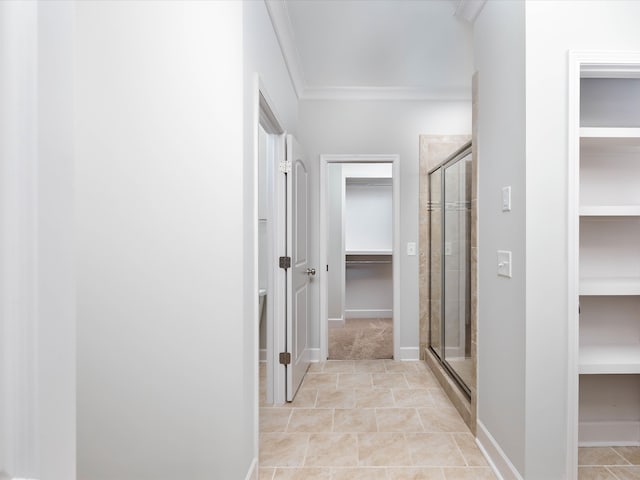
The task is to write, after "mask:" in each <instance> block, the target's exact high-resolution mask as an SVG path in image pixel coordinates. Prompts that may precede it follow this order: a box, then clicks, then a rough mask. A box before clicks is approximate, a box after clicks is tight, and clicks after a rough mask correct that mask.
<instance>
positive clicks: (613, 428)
mask: <svg viewBox="0 0 640 480" xmlns="http://www.w3.org/2000/svg"><path fill="white" fill-rule="evenodd" d="M611 445H618V446H621V447H622V446H631V447H632V446H638V445H640V422H637V421H635V422H634V421H632V420H629V421H627V422H613V421H612V422H580V425H579V434H578V446H579V447H609V446H611Z"/></svg>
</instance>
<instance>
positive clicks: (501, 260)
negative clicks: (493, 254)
mask: <svg viewBox="0 0 640 480" xmlns="http://www.w3.org/2000/svg"><path fill="white" fill-rule="evenodd" d="M498 275H499V276H501V277H507V278H511V252H510V251H509V250H498Z"/></svg>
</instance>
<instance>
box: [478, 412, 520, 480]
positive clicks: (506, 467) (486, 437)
mask: <svg viewBox="0 0 640 480" xmlns="http://www.w3.org/2000/svg"><path fill="white" fill-rule="evenodd" d="M476 444H477V445H478V448H480V451H481V452H482V454H483V455H484V457H485V458H486V459H487V463H489V466H490V467H491V468H492V470H493V473H495V475H496V477H498V480H522V476H521V475H520V472H518V470H517V469H516V467H514V466H513V464H512V463H511V460H509V457H507V455H506V454H505V453H504V452H503V451H502V448H500V445H498V442H496V440H495V439H494V438H493V436H492V435H491V434H490V433H489V431H488V430H487V429H486V427H485V426H484V424H483V423H482V422H481V421H480V420H478V423H477V438H476Z"/></svg>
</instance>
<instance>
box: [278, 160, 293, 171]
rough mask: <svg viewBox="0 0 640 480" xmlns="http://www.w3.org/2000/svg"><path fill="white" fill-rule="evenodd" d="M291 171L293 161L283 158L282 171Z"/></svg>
mask: <svg viewBox="0 0 640 480" xmlns="http://www.w3.org/2000/svg"><path fill="white" fill-rule="evenodd" d="M289 172H291V162H290V161H289V160H283V161H281V162H280V173H289Z"/></svg>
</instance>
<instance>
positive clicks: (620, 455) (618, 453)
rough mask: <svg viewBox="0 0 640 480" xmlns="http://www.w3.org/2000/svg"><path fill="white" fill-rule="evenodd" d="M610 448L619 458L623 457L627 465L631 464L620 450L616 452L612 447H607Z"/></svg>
mask: <svg viewBox="0 0 640 480" xmlns="http://www.w3.org/2000/svg"><path fill="white" fill-rule="evenodd" d="M609 448H610V449H611V450H613V451H614V452H615V454H616V455H618V456H619V457H620V458H621V459H623V460H624V461H625V462H627V465H633V464H632V463H631V462H630V461H629V460H627V459H626V458H625V457H624V455H622V454H621V453H620V452H618V451H617V450H616V449H615V448H614V447H609Z"/></svg>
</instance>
